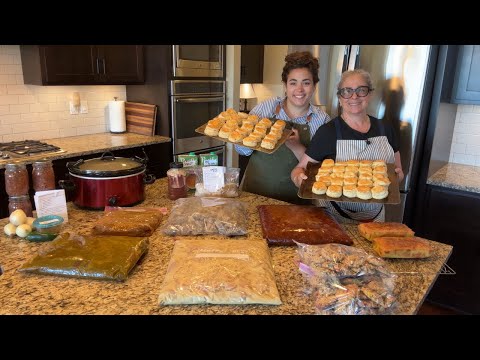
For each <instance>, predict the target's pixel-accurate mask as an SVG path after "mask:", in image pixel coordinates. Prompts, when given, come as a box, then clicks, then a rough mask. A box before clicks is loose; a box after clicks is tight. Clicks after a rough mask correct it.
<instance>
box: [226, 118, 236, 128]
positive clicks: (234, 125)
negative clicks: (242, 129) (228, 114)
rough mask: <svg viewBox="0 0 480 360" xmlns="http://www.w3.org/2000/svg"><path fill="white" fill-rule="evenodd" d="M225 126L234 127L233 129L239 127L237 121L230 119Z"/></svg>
mask: <svg viewBox="0 0 480 360" xmlns="http://www.w3.org/2000/svg"><path fill="white" fill-rule="evenodd" d="M225 125H228V126H230V127H233V128H237V127H238V122H237V120H235V119H228V120H227V121H226V122H225Z"/></svg>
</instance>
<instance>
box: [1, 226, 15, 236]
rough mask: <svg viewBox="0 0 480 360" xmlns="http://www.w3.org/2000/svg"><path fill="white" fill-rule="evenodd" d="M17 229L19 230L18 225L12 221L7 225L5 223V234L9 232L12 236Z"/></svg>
mask: <svg viewBox="0 0 480 360" xmlns="http://www.w3.org/2000/svg"><path fill="white" fill-rule="evenodd" d="M16 230H17V227H16V226H15V225H13V224H12V223H8V224H7V225H5V226H4V227H3V231H4V232H5V234H7V235H8V236H10V237H14V236H15V231H16Z"/></svg>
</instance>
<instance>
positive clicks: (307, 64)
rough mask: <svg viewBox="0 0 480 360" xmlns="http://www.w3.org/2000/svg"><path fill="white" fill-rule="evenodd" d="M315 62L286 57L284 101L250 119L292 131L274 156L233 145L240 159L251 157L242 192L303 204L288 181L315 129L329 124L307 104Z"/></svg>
mask: <svg viewBox="0 0 480 360" xmlns="http://www.w3.org/2000/svg"><path fill="white" fill-rule="evenodd" d="M318 67H319V64H318V59H317V58H315V57H314V56H313V55H312V54H311V53H310V52H308V51H302V52H294V53H291V54H288V55H287V56H285V65H284V67H283V71H282V83H283V86H284V90H285V96H284V97H273V98H270V99H267V100H265V101H262V102H261V103H259V104H258V105H256V106H255V107H254V108H253V109H252V110H251V111H250V115H252V114H254V115H257V116H258V117H259V118H260V119H261V118H270V119H281V120H284V121H285V122H286V123H287V126H288V125H289V127H291V128H292V129H293V133H292V135H291V136H290V137H289V138H288V139H287V140H286V141H285V143H284V144H283V145H282V146H280V148H279V149H278V150H277V151H275V152H274V153H273V154H267V153H263V152H260V151H254V150H252V149H249V148H246V147H244V146H240V145H235V149H236V150H237V152H238V153H239V154H240V155H245V156H251V158H250V159H249V162H248V166H247V169H246V170H245V176H244V177H243V180H242V189H243V190H245V191H248V192H252V193H255V194H259V195H264V196H268V197H271V198H275V199H279V200H283V201H287V202H291V203H305V201H304V200H303V199H300V198H299V197H298V196H297V192H298V189H297V188H296V187H295V185H294V183H293V182H292V181H291V179H290V172H291V171H292V169H293V168H294V167H295V166H297V164H298V161H299V160H300V159H301V157H302V155H303V154H304V153H305V149H306V147H307V146H308V144H309V143H310V139H311V138H312V137H313V135H314V134H315V132H316V131H317V129H318V128H319V127H320V126H321V125H323V124H324V123H326V122H327V121H329V120H330V117H329V116H328V115H327V114H326V113H325V112H324V111H322V110H321V109H319V108H317V107H315V106H313V105H312V104H311V103H310V100H311V98H312V96H313V94H314V93H315V88H316V86H317V83H318V81H319V79H318Z"/></svg>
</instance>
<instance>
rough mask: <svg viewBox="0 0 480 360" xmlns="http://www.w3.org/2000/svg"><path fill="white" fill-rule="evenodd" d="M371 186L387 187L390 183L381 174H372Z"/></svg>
mask: <svg viewBox="0 0 480 360" xmlns="http://www.w3.org/2000/svg"><path fill="white" fill-rule="evenodd" d="M373 184H374V185H381V186H388V185H390V184H391V181H390V179H389V178H388V177H386V176H385V175H383V174H374V175H373Z"/></svg>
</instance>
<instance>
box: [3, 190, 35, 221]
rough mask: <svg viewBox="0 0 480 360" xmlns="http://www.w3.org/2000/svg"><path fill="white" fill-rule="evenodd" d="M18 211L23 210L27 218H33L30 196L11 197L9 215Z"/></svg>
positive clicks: (9, 198)
mask: <svg viewBox="0 0 480 360" xmlns="http://www.w3.org/2000/svg"><path fill="white" fill-rule="evenodd" d="M17 209H22V210H23V211H24V212H25V214H26V215H27V216H30V217H33V210H32V202H31V201H30V196H28V195H19V196H9V197H8V213H9V214H11V213H12V212H14V211H15V210H17Z"/></svg>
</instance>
